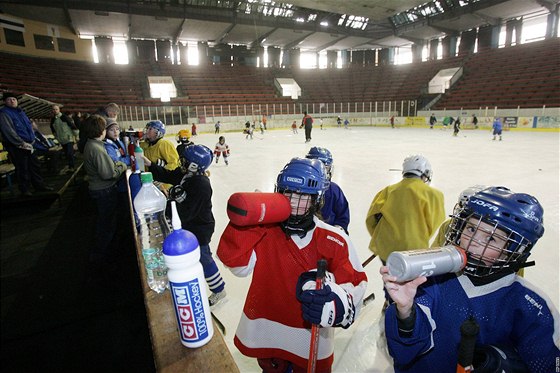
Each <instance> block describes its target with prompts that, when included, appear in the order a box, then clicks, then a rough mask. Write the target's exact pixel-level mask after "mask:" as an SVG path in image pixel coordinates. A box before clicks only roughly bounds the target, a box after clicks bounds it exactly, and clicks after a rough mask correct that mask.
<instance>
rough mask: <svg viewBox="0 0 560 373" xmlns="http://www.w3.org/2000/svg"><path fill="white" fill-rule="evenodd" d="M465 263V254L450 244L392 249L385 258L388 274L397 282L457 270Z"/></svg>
mask: <svg viewBox="0 0 560 373" xmlns="http://www.w3.org/2000/svg"><path fill="white" fill-rule="evenodd" d="M466 264H467V254H466V253H465V251H464V250H463V249H461V248H459V247H455V246H452V245H448V246H443V247H438V248H432V249H423V250H410V251H393V252H392V253H391V254H389V257H388V258H387V267H389V274H390V275H391V276H395V277H397V282H405V281H410V280H414V279H415V278H417V277H418V276H426V277H429V276H436V275H441V274H443V273H455V272H459V271H460V270H461V269H463V268H464V267H465V265H466Z"/></svg>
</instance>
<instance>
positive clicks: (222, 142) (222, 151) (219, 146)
mask: <svg viewBox="0 0 560 373" xmlns="http://www.w3.org/2000/svg"><path fill="white" fill-rule="evenodd" d="M214 155H215V156H216V163H218V161H219V160H220V155H223V156H224V162H226V166H227V165H228V164H229V163H228V157H229V145H228V144H226V138H225V137H224V136H220V138H219V139H218V142H217V143H216V148H214Z"/></svg>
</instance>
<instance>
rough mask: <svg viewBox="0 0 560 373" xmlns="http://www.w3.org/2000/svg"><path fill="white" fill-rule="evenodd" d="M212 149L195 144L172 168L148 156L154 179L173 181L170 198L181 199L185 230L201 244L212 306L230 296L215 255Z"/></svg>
mask: <svg viewBox="0 0 560 373" xmlns="http://www.w3.org/2000/svg"><path fill="white" fill-rule="evenodd" d="M212 158H213V156H212V150H210V149H209V148H208V147H207V146H205V145H199V144H196V145H191V146H189V147H187V148H186V149H185V151H184V152H183V154H181V158H180V161H181V166H179V167H177V168H176V169H174V170H172V171H169V170H167V169H165V168H163V167H161V166H158V165H157V164H155V163H153V162H150V160H149V159H147V158H146V157H144V161H145V162H146V167H147V168H148V170H149V171H150V172H151V173H152V174H153V176H154V180H158V181H161V182H164V183H169V184H172V185H173V187H172V188H171V189H170V190H169V197H170V198H171V199H172V200H174V201H176V202H177V212H178V213H179V217H180V218H181V224H182V227H183V229H185V230H188V231H190V232H192V233H193V234H194V235H195V236H196V238H197V240H198V244H199V245H200V263H201V264H202V267H203V269H204V277H205V279H206V282H207V283H208V287H209V288H210V291H211V292H212V294H211V295H210V297H208V300H209V302H210V306H214V305H216V304H217V303H218V302H219V301H221V300H222V299H223V298H224V297H225V296H226V291H225V290H224V288H225V282H224V280H223V279H222V275H221V274H220V271H219V269H218V266H217V265H216V262H215V261H214V258H213V257H212V251H211V250H210V240H211V239H212V234H213V233H214V227H215V225H216V223H215V220H214V215H213V214H212V186H211V185H210V179H209V178H208V176H207V174H206V170H207V169H208V167H210V165H211V164H212Z"/></svg>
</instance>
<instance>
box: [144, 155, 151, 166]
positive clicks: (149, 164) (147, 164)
mask: <svg viewBox="0 0 560 373" xmlns="http://www.w3.org/2000/svg"><path fill="white" fill-rule="evenodd" d="M142 159H144V165H145V166H146V167H150V166H151V165H152V161H150V160H149V159H148V158H146V157H145V156H144V155H142Z"/></svg>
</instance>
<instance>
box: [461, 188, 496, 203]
mask: <svg viewBox="0 0 560 373" xmlns="http://www.w3.org/2000/svg"><path fill="white" fill-rule="evenodd" d="M488 188H490V185H480V184H477V185H473V186H471V187H468V188H467V189H465V190H463V191H462V192H461V193H460V194H459V199H458V200H457V203H458V204H459V206H461V207H462V206H464V205H465V204H466V203H467V201H468V200H469V198H470V197H471V196H473V195H475V194H476V193H478V192H481V191H483V190H484V189H488Z"/></svg>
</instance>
